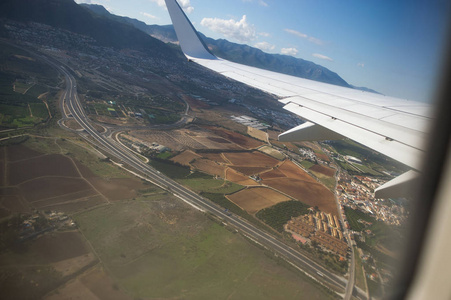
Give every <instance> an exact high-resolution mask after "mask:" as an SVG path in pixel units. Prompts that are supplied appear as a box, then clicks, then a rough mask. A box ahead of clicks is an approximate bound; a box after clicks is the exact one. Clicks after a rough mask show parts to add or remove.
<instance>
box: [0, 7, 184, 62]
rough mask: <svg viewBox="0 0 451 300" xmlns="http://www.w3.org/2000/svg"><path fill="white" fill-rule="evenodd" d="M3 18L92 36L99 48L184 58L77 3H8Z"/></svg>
mask: <svg viewBox="0 0 451 300" xmlns="http://www.w3.org/2000/svg"><path fill="white" fill-rule="evenodd" d="M0 18H6V19H11V20H15V21H19V22H36V23H42V24H46V25H49V26H52V27H56V28H61V29H65V30H68V31H71V32H74V33H78V34H82V35H85V36H88V37H91V38H93V39H94V40H95V41H96V42H97V43H98V44H99V46H107V47H114V48H118V49H125V48H129V49H135V50H142V51H146V52H149V53H152V55H155V56H160V57H162V56H173V57H174V58H175V57H181V55H180V53H179V52H178V51H176V50H174V49H173V48H172V47H169V46H168V45H166V44H165V43H163V42H162V41H160V40H158V39H155V38H153V37H151V36H149V35H148V34H146V33H144V32H142V31H141V30H139V29H137V28H135V27H134V26H132V25H130V24H124V22H117V21H115V20H113V19H112V18H110V17H105V16H102V15H99V14H97V13H93V12H92V11H90V10H87V9H86V8H84V7H82V6H80V5H78V4H76V3H75V2H74V1H73V0H5V1H2V2H1V3H0Z"/></svg>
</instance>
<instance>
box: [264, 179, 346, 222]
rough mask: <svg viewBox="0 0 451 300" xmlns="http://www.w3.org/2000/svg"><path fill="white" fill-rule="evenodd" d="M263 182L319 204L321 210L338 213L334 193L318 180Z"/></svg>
mask: <svg viewBox="0 0 451 300" xmlns="http://www.w3.org/2000/svg"><path fill="white" fill-rule="evenodd" d="M263 183H264V184H266V185H268V186H270V187H272V188H275V189H276V190H279V191H281V192H283V193H285V194H287V195H290V196H291V197H293V198H295V199H297V200H299V201H301V202H303V203H305V204H307V205H310V206H318V208H319V209H320V210H321V211H324V212H325V213H331V214H334V215H337V205H336V204H335V198H334V195H333V194H332V193H331V192H330V191H329V190H328V189H327V188H325V187H324V186H323V185H322V184H319V183H317V182H311V181H310V182H309V181H302V180H299V179H295V178H276V179H268V180H263Z"/></svg>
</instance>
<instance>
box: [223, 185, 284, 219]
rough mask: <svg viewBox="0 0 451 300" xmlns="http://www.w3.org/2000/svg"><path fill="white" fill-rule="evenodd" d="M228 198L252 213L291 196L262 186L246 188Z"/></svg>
mask: <svg viewBox="0 0 451 300" xmlns="http://www.w3.org/2000/svg"><path fill="white" fill-rule="evenodd" d="M227 198H228V199H229V200H231V201H232V202H234V203H235V204H236V205H238V206H239V207H241V208H242V209H244V210H245V211H247V212H248V213H250V214H254V213H256V212H257V211H259V210H261V209H263V208H266V207H271V206H273V205H274V204H277V203H279V202H283V201H288V200H290V198H289V197H287V196H285V195H282V194H281V193H278V192H276V191H274V190H272V189H268V188H260V187H256V188H248V189H244V190H242V191H239V192H238V193H234V194H232V195H228V196H227Z"/></svg>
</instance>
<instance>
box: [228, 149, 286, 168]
mask: <svg viewBox="0 0 451 300" xmlns="http://www.w3.org/2000/svg"><path fill="white" fill-rule="evenodd" d="M223 156H224V158H225V159H226V160H227V161H229V162H230V164H233V165H235V166H249V167H265V168H272V167H274V166H276V165H277V164H278V163H279V161H278V160H276V159H274V158H272V157H269V156H268V155H265V154H263V153H260V152H228V153H223Z"/></svg>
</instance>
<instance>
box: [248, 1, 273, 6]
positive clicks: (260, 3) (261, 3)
mask: <svg viewBox="0 0 451 300" xmlns="http://www.w3.org/2000/svg"><path fill="white" fill-rule="evenodd" d="M243 2H254V0H243ZM257 2H258V4H259V5H261V6H264V7H268V3H266V2H265V1H263V0H258V1H257Z"/></svg>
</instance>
